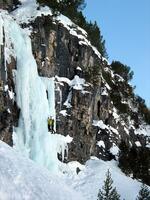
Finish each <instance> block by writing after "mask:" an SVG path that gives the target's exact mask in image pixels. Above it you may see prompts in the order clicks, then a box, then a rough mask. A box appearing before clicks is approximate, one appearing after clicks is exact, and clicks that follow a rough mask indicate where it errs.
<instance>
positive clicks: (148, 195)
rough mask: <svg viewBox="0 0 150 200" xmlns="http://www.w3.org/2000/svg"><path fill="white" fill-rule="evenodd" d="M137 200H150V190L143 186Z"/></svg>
mask: <svg viewBox="0 0 150 200" xmlns="http://www.w3.org/2000/svg"><path fill="white" fill-rule="evenodd" d="M136 200H150V190H149V189H148V187H147V186H146V185H144V184H143V185H142V186H141V189H140V191H139V194H138V197H137V199H136Z"/></svg>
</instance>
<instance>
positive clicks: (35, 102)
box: [0, 12, 71, 171]
mask: <svg viewBox="0 0 150 200" xmlns="http://www.w3.org/2000/svg"><path fill="white" fill-rule="evenodd" d="M0 21H1V22H2V23H1V27H0V33H1V35H2V30H3V26H4V34H5V41H6V42H5V43H6V44H5V48H7V52H6V51H5V52H6V53H7V55H5V57H6V59H7V62H9V59H10V57H11V56H14V57H15V58H16V61H17V70H15V73H14V75H15V76H14V80H15V90H16V101H17V105H18V107H19V108H20V118H19V126H18V127H15V128H14V133H13V142H14V148H16V149H17V150H18V151H21V153H22V154H24V155H25V156H27V157H29V158H31V159H32V160H34V161H36V162H37V163H39V164H40V165H43V166H45V167H47V168H48V169H49V170H51V171H53V170H54V171H55V170H58V167H59V163H60V162H59V161H58V159H57V153H62V154H63V156H62V158H64V151H65V150H66V149H67V143H68V142H70V141H71V140H70V138H69V139H67V138H65V137H64V136H61V135H58V134H51V133H49V132H48V128H47V119H48V116H52V117H53V118H54V119H55V122H56V114H55V94H54V89H55V82H54V78H41V77H40V76H39V75H38V72H37V64H36V61H35V59H34V57H33V55H32V48H31V40H30V38H29V36H28V34H27V32H26V31H25V30H23V29H21V28H20V26H19V25H18V24H17V23H16V22H15V21H14V20H13V19H12V18H11V17H10V16H9V15H7V13H4V12H1V14H0ZM0 38H1V39H0V41H2V36H0Z"/></svg>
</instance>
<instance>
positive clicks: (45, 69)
mask: <svg viewBox="0 0 150 200" xmlns="http://www.w3.org/2000/svg"><path fill="white" fill-rule="evenodd" d="M15 2H16V1H15ZM12 3H13V4H12ZM12 5H14V2H12V1H8V2H7V4H5V5H1V7H2V8H7V9H8V7H9V9H11V8H12ZM39 9H40V8H39ZM21 26H22V27H24V28H28V27H30V30H31V39H32V50H33V55H34V57H35V59H36V62H37V65H38V73H39V75H40V76H42V77H55V96H56V111H57V116H56V131H57V133H58V134H62V135H70V136H71V137H72V138H73V141H72V143H71V144H70V145H69V156H68V158H66V162H67V161H72V160H77V161H79V162H81V163H84V162H85V161H86V160H87V159H88V158H90V156H97V157H99V158H102V159H104V160H110V159H112V158H116V155H117V154H118V151H119V144H120V142H121V141H122V140H123V141H125V142H126V143H127V145H129V146H143V147H144V146H146V145H148V139H149V138H148V136H145V135H144V134H139V132H138V130H139V129H138V128H140V127H141V125H142V124H143V123H144V120H143V119H142V116H139V115H138V105H137V103H136V101H135V99H134V98H133V97H132V95H129V94H130V93H133V88H132V87H131V86H130V85H129V84H128V83H126V81H125V80H124V79H123V78H122V77H120V76H119V75H117V74H115V73H114V72H113V70H112V69H111V66H110V64H109V63H108V62H107V60H105V59H104V58H103V57H101V55H100V54H99V53H98V52H97V50H96V49H95V48H94V47H92V46H91V45H90V42H88V41H87V39H86V33H85V32H84V31H83V30H82V29H80V28H79V27H77V26H76V25H75V24H72V26H70V27H69V29H68V28H67V27H66V26H65V25H64V24H63V23H61V22H60V21H59V20H58V19H55V20H54V18H53V17H52V16H50V15H47V16H44V15H41V16H38V17H36V18H35V19H34V20H32V21H30V23H28V24H26V23H22V24H21ZM72 32H74V33H76V34H72ZM4 40H5V38H4ZM85 41H86V42H85ZM4 43H5V41H4ZM0 49H1V51H0V53H1V54H0V55H1V60H0V67H1V68H0V70H1V77H0V79H1V89H0V102H1V103H0V109H1V110H0V111H1V114H0V117H1V124H0V139H1V140H3V141H5V142H6V143H8V144H10V145H12V133H13V127H17V123H18V118H19V109H18V108H17V105H16V102H15V88H14V69H15V68H16V60H15V59H14V58H12V59H11V61H10V63H9V64H8V63H7V72H6V69H4V62H5V58H4V53H3V52H4V46H3V45H1V48H0ZM6 87H7V88H6ZM118 93H119V94H120V96H121V99H120V102H122V103H121V106H122V107H121V108H122V110H121V109H118V108H117V105H116V104H115V103H116V101H115V97H116V96H117V94H118ZM125 94H127V96H128V98H127V97H126V96H125ZM37 103H38V102H37ZM43 112H44V111H43Z"/></svg>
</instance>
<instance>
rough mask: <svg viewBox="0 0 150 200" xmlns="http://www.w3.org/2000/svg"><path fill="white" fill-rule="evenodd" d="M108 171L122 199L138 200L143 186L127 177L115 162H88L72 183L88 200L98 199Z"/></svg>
mask: <svg viewBox="0 0 150 200" xmlns="http://www.w3.org/2000/svg"><path fill="white" fill-rule="evenodd" d="M108 169H109V170H110V172H111V174H112V179H113V181H114V183H113V186H115V187H116V188H117V191H118V193H119V194H120V195H121V199H125V200H134V199H136V196H137V194H138V191H139V189H140V185H141V184H140V183H139V182H138V181H137V180H133V179H132V178H130V177H127V176H125V174H124V173H122V172H121V170H120V169H119V168H118V167H117V162H115V161H108V162H105V161H102V160H98V159H91V160H89V161H87V163H86V165H85V168H84V169H83V170H82V171H81V172H80V173H79V175H78V176H74V180H73V181H72V180H71V183H72V184H73V186H74V188H75V190H76V191H80V192H81V193H82V194H83V196H84V197H85V199H86V200H92V199H97V194H98V191H99V189H102V186H103V185H104V180H105V178H106V176H105V174H106V172H107V170H108ZM71 183H70V184H71Z"/></svg>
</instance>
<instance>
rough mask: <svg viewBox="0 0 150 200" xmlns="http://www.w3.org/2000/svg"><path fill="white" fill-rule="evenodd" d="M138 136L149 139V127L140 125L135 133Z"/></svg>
mask: <svg viewBox="0 0 150 200" xmlns="http://www.w3.org/2000/svg"><path fill="white" fill-rule="evenodd" d="M135 133H136V134H138V135H144V136H149V137H150V126H149V125H141V126H140V128H139V129H137V130H136V131H135Z"/></svg>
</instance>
